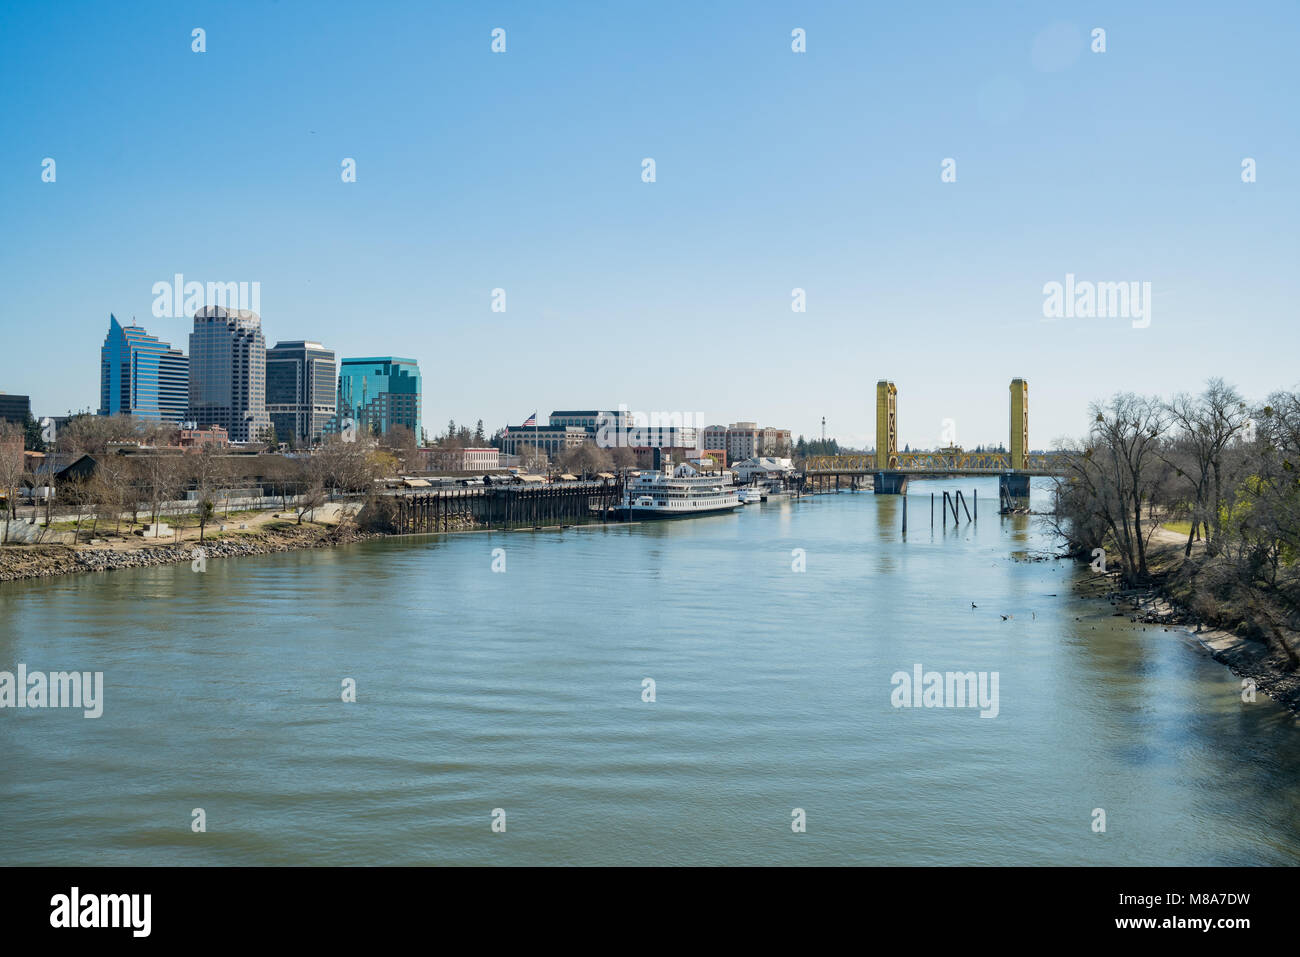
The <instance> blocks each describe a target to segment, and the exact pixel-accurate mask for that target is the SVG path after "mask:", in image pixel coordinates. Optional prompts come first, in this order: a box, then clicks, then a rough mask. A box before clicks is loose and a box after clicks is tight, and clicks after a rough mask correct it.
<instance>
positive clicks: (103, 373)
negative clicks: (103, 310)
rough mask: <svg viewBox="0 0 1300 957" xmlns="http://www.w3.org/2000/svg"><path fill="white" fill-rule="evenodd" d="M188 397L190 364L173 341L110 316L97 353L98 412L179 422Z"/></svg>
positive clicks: (182, 416) (183, 413)
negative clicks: (125, 324)
mask: <svg viewBox="0 0 1300 957" xmlns="http://www.w3.org/2000/svg"><path fill="white" fill-rule="evenodd" d="M189 398H190V361H189V359H188V358H186V357H185V354H184V353H182V352H181V350H179V349H176V348H173V346H172V345H171V343H169V342H163V341H162V340H161V339H159V338H158V337H157V336H151V335H149V333H147V332H146V331H145V330H144V328H143V327H141V326H124V325H122V324H121V323H120V322H118V321H117V317H116V316H114V315H112V314H111V313H110V314H109V317H108V335H107V336H105V337H104V345H103V348H101V349H100V353H99V414H100V415H138V416H140V417H141V418H143V419H159V420H162V421H165V422H182V421H184V420H185V413H186V409H187V407H188V405H189Z"/></svg>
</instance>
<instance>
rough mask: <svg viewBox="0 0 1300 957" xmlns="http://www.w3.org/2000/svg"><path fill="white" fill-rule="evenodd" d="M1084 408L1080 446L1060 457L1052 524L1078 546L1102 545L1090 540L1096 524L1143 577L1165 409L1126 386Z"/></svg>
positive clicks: (1130, 573)
mask: <svg viewBox="0 0 1300 957" xmlns="http://www.w3.org/2000/svg"><path fill="white" fill-rule="evenodd" d="M1090 412H1091V413H1092V415H1093V416H1094V419H1093V424H1092V428H1091V429H1090V431H1089V436H1088V441H1087V443H1086V446H1087V447H1086V449H1085V451H1084V452H1082V453H1076V454H1067V455H1066V456H1065V462H1066V469H1065V475H1064V476H1063V477H1062V478H1061V480H1060V481H1058V483H1057V487H1056V495H1055V499H1056V502H1055V524H1056V527H1057V528H1058V529H1059V530H1061V531H1062V532H1063V533H1064V534H1065V535H1066V536H1067V538H1068V539H1069V540H1070V541H1072V542H1074V543H1075V544H1076V545H1081V546H1085V547H1086V546H1089V545H1092V544H1096V545H1102V544H1103V542H1102V541H1097V540H1096V539H1097V537H1098V533H1099V532H1102V531H1103V530H1104V537H1105V539H1106V540H1107V541H1109V542H1110V543H1111V544H1112V545H1113V547H1115V548H1116V549H1118V551H1119V553H1120V556H1121V558H1122V560H1123V563H1124V568H1125V573H1126V575H1127V577H1129V578H1130V579H1137V580H1144V579H1147V578H1148V577H1149V576H1150V572H1149V569H1148V568H1147V544H1148V542H1149V541H1150V538H1151V533H1152V532H1153V531H1154V529H1155V527H1156V523H1155V521H1154V520H1153V519H1152V517H1151V515H1150V511H1151V509H1152V506H1153V505H1154V503H1155V500H1156V497H1157V493H1158V491H1159V490H1160V488H1161V487H1162V484H1163V483H1164V481H1165V478H1166V474H1165V471H1166V466H1165V464H1164V461H1163V460H1162V459H1161V458H1160V455H1159V453H1160V452H1161V451H1162V447H1161V444H1162V441H1163V436H1164V434H1165V432H1166V431H1167V430H1168V428H1169V420H1168V415H1167V414H1166V412H1165V409H1164V406H1163V405H1162V404H1161V403H1160V402H1159V401H1158V400H1155V399H1151V398H1144V397H1141V396H1136V395H1133V394H1131V393H1128V394H1122V395H1116V396H1115V397H1114V398H1112V399H1111V400H1110V402H1108V403H1105V404H1100V403H1093V405H1092V406H1091V407H1090ZM1144 520H1145V521H1146V523H1147V524H1146V527H1145V528H1144V526H1143V523H1144ZM1090 539H1091V540H1092V541H1090Z"/></svg>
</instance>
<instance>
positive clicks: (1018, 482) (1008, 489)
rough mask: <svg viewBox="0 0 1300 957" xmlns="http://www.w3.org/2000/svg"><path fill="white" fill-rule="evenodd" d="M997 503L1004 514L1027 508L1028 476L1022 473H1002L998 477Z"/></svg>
mask: <svg viewBox="0 0 1300 957" xmlns="http://www.w3.org/2000/svg"><path fill="white" fill-rule="evenodd" d="M998 501H999V502H1000V503H1001V504H1002V510H1003V511H1004V512H1007V511H1011V510H1013V509H1021V508H1029V476H1028V475H1025V474H1024V473H1023V472H1004V473H1002V474H1001V475H999V476H998Z"/></svg>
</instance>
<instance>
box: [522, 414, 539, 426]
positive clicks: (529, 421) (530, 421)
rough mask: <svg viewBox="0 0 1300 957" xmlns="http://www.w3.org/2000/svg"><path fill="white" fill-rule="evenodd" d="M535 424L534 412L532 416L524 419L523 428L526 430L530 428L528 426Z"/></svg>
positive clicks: (535, 416)
mask: <svg viewBox="0 0 1300 957" xmlns="http://www.w3.org/2000/svg"><path fill="white" fill-rule="evenodd" d="M536 424H537V413H536V412H534V413H533V414H532V415H530V416H529V417H528V418H526V419H524V427H525V428H527V427H528V426H530V425H536Z"/></svg>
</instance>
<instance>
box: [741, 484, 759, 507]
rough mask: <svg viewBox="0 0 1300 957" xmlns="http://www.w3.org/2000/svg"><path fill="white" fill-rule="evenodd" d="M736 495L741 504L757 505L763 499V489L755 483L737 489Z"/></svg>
mask: <svg viewBox="0 0 1300 957" xmlns="http://www.w3.org/2000/svg"><path fill="white" fill-rule="evenodd" d="M736 497H737V498H739V499H740V503H741V504H742V505H757V504H758V503H759V502H761V501H762V500H763V490H762V489H760V488H759V487H758V486H757V485H750V486H748V487H746V488H742V489H738V490H737V491H736Z"/></svg>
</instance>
